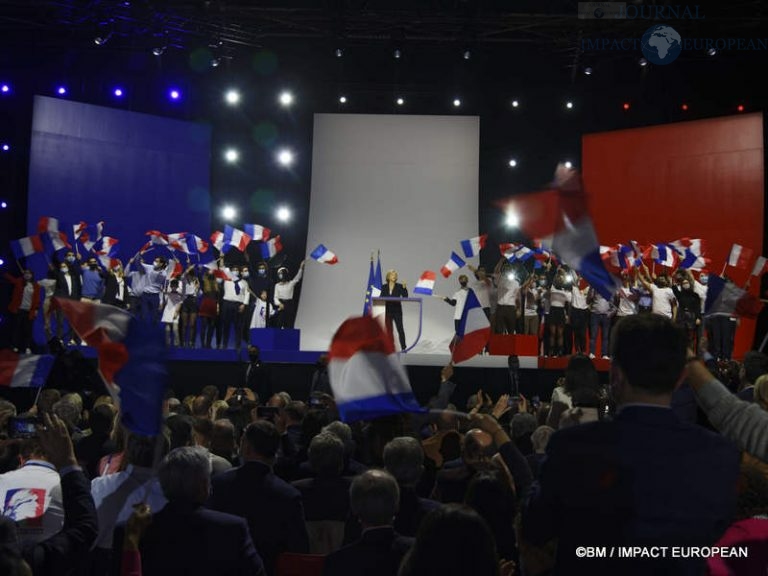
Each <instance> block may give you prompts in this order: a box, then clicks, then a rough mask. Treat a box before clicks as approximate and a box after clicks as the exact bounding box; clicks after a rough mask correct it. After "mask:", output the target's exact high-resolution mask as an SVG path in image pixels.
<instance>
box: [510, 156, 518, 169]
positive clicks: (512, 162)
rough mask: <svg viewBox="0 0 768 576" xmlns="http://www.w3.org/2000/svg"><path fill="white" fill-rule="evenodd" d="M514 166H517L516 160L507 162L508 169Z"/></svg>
mask: <svg viewBox="0 0 768 576" xmlns="http://www.w3.org/2000/svg"><path fill="white" fill-rule="evenodd" d="M515 166H517V160H515V159H514V158H512V159H511V160H510V161H509V167H510V168H514V167H515Z"/></svg>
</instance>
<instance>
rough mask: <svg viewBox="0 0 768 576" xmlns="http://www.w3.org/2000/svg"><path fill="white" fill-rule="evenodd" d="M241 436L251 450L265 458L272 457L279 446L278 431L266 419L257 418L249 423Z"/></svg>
mask: <svg viewBox="0 0 768 576" xmlns="http://www.w3.org/2000/svg"><path fill="white" fill-rule="evenodd" d="M243 438H245V441H246V442H247V443H248V447H249V448H250V449H251V450H252V451H253V452H255V453H256V454H258V455H260V456H264V457H265V458H274V457H275V455H276V454H277V449H278V448H279V447H280V433H279V432H278V431H277V428H275V425H274V424H272V422H269V421H268V420H257V421H256V422H253V423H251V424H249V425H248V428H246V429H245V432H244V434H243Z"/></svg>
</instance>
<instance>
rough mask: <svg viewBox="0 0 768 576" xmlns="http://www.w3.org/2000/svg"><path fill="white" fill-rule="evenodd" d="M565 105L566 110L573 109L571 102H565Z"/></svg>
mask: <svg viewBox="0 0 768 576" xmlns="http://www.w3.org/2000/svg"><path fill="white" fill-rule="evenodd" d="M565 107H566V108H568V110H571V109H573V102H566V103H565Z"/></svg>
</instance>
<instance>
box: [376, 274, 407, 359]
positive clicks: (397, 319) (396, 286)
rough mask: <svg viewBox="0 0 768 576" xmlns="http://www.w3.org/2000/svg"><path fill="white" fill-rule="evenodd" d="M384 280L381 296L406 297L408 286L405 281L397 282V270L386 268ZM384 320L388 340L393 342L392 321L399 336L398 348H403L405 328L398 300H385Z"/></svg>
mask: <svg viewBox="0 0 768 576" xmlns="http://www.w3.org/2000/svg"><path fill="white" fill-rule="evenodd" d="M385 279H386V282H384V285H383V286H382V287H381V297H382V298H408V288H406V287H405V282H402V283H398V282H397V270H387V275H386V276H385ZM384 320H385V322H386V325H387V334H388V335H389V338H390V340H392V341H393V342H394V338H395V334H394V332H393V330H392V323H393V322H394V324H395V326H396V327H397V334H398V336H399V337H400V349H401V350H405V348H406V345H405V330H404V329H403V306H402V304H400V302H387V303H386V306H385V311H384Z"/></svg>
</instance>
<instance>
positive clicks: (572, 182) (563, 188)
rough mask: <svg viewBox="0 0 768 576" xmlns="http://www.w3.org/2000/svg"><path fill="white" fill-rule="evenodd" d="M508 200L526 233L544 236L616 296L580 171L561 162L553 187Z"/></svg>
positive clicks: (592, 282)
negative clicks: (603, 258) (588, 208)
mask: <svg viewBox="0 0 768 576" xmlns="http://www.w3.org/2000/svg"><path fill="white" fill-rule="evenodd" d="M508 204H509V206H508V208H511V209H512V210H513V211H514V212H516V213H517V215H518V216H519V218H520V222H521V228H522V230H523V232H525V234H526V235H527V236H529V237H530V238H541V239H542V244H543V245H544V246H545V247H546V248H548V249H551V250H552V252H554V253H555V254H557V256H558V258H559V259H560V260H561V261H562V262H563V263H565V264H568V265H569V266H570V267H571V268H573V269H574V270H576V271H577V272H578V273H579V274H580V275H581V276H583V277H584V278H586V279H587V282H589V284H590V285H591V286H592V287H594V288H595V290H597V291H598V292H600V294H602V295H603V296H604V297H605V298H606V299H610V298H611V297H612V296H613V294H614V292H615V291H616V290H617V289H618V286H619V283H618V281H617V279H616V278H614V277H613V276H612V275H611V274H610V273H609V272H608V270H607V269H606V267H605V265H604V264H603V260H602V258H601V256H600V244H599V243H598V241H597V234H596V232H595V227H594V225H593V224H592V219H591V218H590V217H589V212H588V210H587V198H586V194H585V192H584V188H583V185H582V182H581V176H580V175H579V173H578V172H577V171H575V170H572V169H570V168H566V167H565V165H563V164H560V165H558V167H557V170H556V171H555V182H554V185H553V188H552V189H549V190H544V191H542V192H533V193H528V194H523V195H520V196H514V197H512V198H511V199H510V200H509V201H508Z"/></svg>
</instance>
